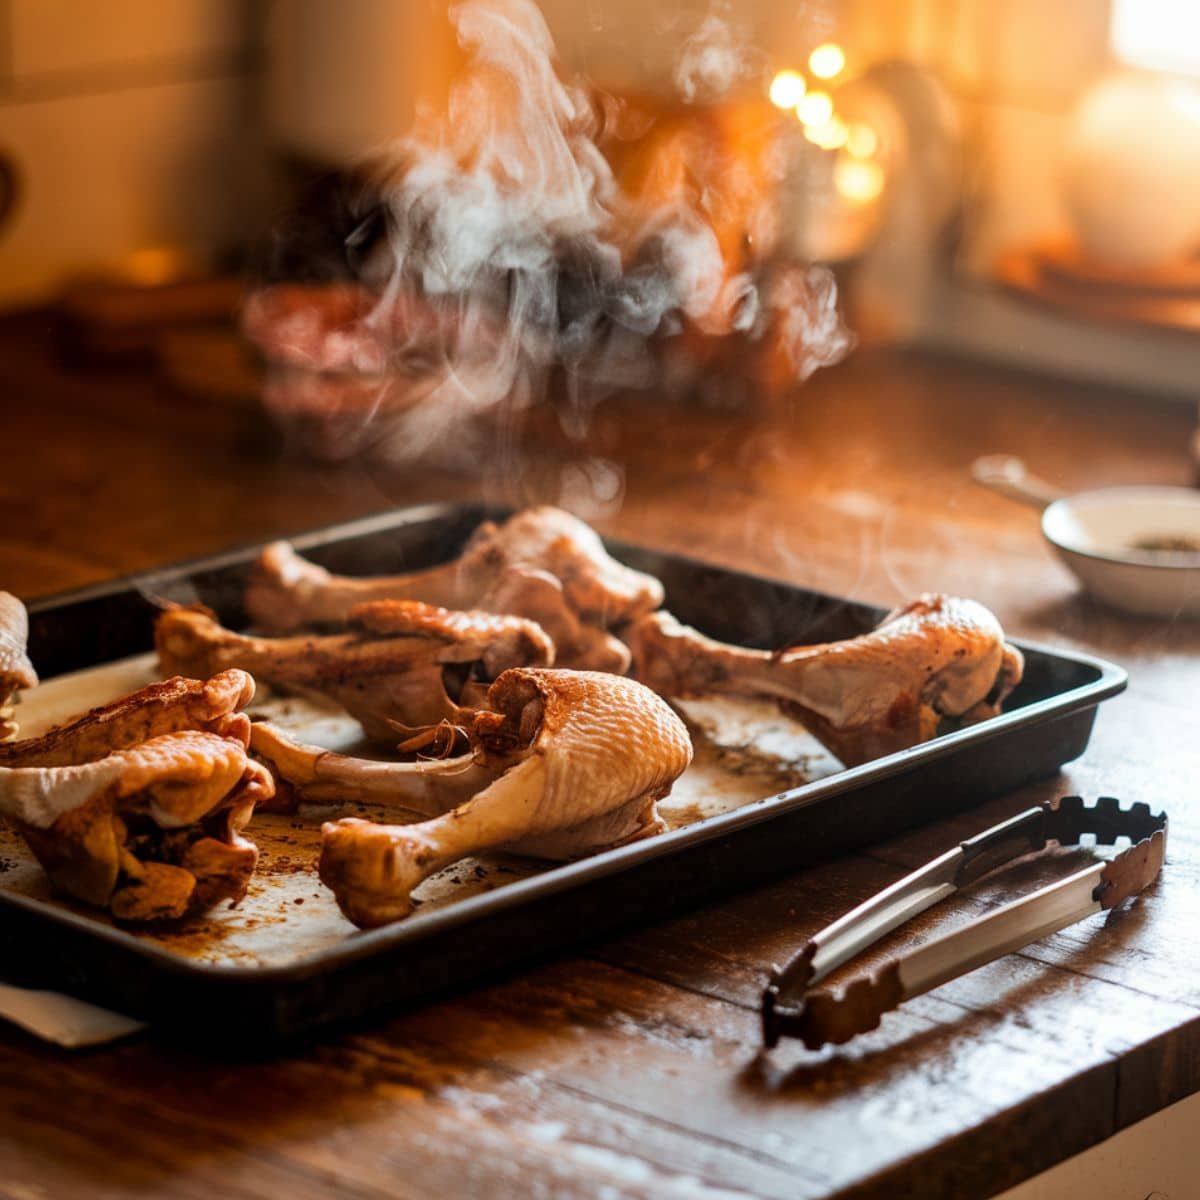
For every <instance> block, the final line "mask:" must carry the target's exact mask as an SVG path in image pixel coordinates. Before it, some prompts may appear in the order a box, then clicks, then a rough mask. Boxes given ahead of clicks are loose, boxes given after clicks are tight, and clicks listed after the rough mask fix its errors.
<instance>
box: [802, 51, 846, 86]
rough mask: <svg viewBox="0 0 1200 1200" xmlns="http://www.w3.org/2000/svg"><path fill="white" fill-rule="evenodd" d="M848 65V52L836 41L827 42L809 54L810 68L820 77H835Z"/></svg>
mask: <svg viewBox="0 0 1200 1200" xmlns="http://www.w3.org/2000/svg"><path fill="white" fill-rule="evenodd" d="M845 66H846V53H845V51H844V50H843V49H842V48H841V46H839V45H838V44H837V43H836V42H825V43H823V44H822V45H820V46H818V47H817V48H816V49H815V50H814V51H813V52H812V53H811V54H810V55H809V56H808V69H809V70H810V71H811V72H812V73H813V74H814V75H815V76H816V77H817V78H818V79H833V78H834V76H836V75H840V74H841V73H842V71H843V70H844V69H845Z"/></svg>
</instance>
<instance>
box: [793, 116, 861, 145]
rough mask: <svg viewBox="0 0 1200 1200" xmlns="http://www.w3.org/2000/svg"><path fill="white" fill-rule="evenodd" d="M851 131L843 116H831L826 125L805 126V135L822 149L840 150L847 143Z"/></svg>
mask: <svg viewBox="0 0 1200 1200" xmlns="http://www.w3.org/2000/svg"><path fill="white" fill-rule="evenodd" d="M849 133H850V131H849V130H848V129H847V128H846V122H845V121H843V120H842V118H841V117H830V118H829V120H828V121H826V122H825V124H824V125H806V126H805V127H804V136H805V137H806V138H808V140H809V141H810V142H812V143H813V145H814V146H820V147H821V149H822V150H840V149H841V148H842V147H843V146H844V145H845V144H846V139H847V137H848V136H849Z"/></svg>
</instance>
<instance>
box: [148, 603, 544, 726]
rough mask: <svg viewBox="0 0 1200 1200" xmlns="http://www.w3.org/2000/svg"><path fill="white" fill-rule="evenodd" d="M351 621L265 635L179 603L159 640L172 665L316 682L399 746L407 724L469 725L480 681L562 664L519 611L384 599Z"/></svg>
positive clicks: (166, 663)
mask: <svg viewBox="0 0 1200 1200" xmlns="http://www.w3.org/2000/svg"><path fill="white" fill-rule="evenodd" d="M350 621H351V624H352V626H354V628H353V629H352V631H351V632H348V633H340V634H333V635H329V636H325V637H322V636H308V637H290V638H259V637H246V636H243V635H242V634H237V633H234V632H232V631H231V630H229V629H225V628H224V627H223V626H222V625H220V624H219V623H218V621H217V620H216V618H215V617H214V616H213V615H212V614H211V613H210V612H208V611H207V610H203V609H195V608H192V609H188V608H173V609H168V610H167V611H166V612H164V613H163V614H162V615H161V616H160V617H159V618H158V624H157V626H156V631H155V641H156V643H157V646H158V654H159V659H160V660H161V662H162V665H163V668H164V669H165V670H168V671H182V672H184V673H197V672H198V673H201V674H206V673H209V672H211V671H216V670H223V669H228V668H230V667H240V668H241V669H243V670H247V671H250V672H252V673H253V674H254V675H255V677H256V678H258V679H261V680H265V681H266V682H268V683H276V684H282V685H284V686H296V687H306V688H311V689H314V690H316V691H319V692H322V693H324V694H326V695H328V696H330V697H332V698H333V699H335V700H337V701H338V702H339V703H340V704H342V705H344V706H345V708H346V710H347V711H348V712H349V713H350V714H351V715H352V716H354V717H355V718H357V720H358V721H360V722H361V723H362V727H363V729H364V731H365V732H366V734H367V736H368V737H370V738H371V739H373V740H376V741H380V742H383V743H386V744H391V745H394V744H395V743H396V741H397V738H398V736H399V735H398V732H397V730H398V727H425V726H430V725H437V724H438V723H439V722H442V721H451V722H461V721H462V720H463V718H464V710H469V709H470V708H471V707H472V702H473V701H474V700H475V699H476V698H477V697H476V693H477V692H479V691H480V688H479V685H478V684H477V683H475V682H473V680H474V679H475V678H479V679H482V680H483V681H487V680H491V679H495V678H496V676H498V675H499V674H500V673H501V672H503V671H504V670H506V669H507V668H509V667H511V666H525V665H530V664H532V665H542V664H549V663H550V662H552V661H553V655H554V647H553V645H552V644H551V642H550V639H549V638H548V637H547V636H546V634H545V633H544V632H543V631H542V629H541V628H540V627H539V626H538V625H536V624H534V622H532V621H525V620H521V619H519V618H517V617H500V616H494V615H491V614H488V613H479V612H450V611H448V610H446V609H442V608H435V607H434V606H433V605H429V604H419V603H416V602H415V601H379V602H376V603H373V604H364V605H361V606H360V607H358V608H356V609H354V610H352V612H351V614H350ZM455 669H457V672H458V675H459V678H458V680H457V683H456V682H455V680H454V679H452V673H453V672H454V671H455ZM464 681H465V682H464ZM451 691H453V692H454V693H455V694H454V695H453V696H452V695H451V694H450V693H451Z"/></svg>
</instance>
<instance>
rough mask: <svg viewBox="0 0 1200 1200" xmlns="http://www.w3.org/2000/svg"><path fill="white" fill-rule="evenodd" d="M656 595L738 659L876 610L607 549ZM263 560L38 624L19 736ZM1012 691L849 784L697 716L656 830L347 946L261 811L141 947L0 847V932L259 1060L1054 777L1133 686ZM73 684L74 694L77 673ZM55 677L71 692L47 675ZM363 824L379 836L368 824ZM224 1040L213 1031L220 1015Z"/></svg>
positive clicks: (19, 952) (305, 867)
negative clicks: (211, 910)
mask: <svg viewBox="0 0 1200 1200" xmlns="http://www.w3.org/2000/svg"><path fill="white" fill-rule="evenodd" d="M493 515H502V514H497V513H493V512H490V511H488V510H485V509H483V508H480V507H473V506H431V507H423V508H418V509H408V510H402V511H400V512H395V513H389V514H385V515H383V516H380V517H374V518H369V519H367V520H364V521H359V522H354V523H352V524H349V525H343V526H339V527H336V528H334V529H329V530H324V531H321V532H318V533H313V534H308V535H305V536H302V537H299V538H295V539H293V541H294V543H295V544H296V545H297V546H298V547H299V548H300V549H301V550H302V551H303V552H304V553H305V554H306V555H308V556H310V557H312V558H313V559H315V560H317V561H319V562H322V563H323V564H324V565H326V566H328V567H330V568H331V569H334V570H338V571H344V572H347V573H352V574H353V573H377V572H391V571H396V570H401V569H405V568H409V567H416V566H423V565H428V564H430V563H433V562H436V561H441V560H445V559H448V558H451V557H453V556H454V555H455V554H456V553H457V552H458V550H459V548H460V547H461V545H462V543H463V542H464V541H465V539H466V537H467V536H468V535H469V533H470V532H471V530H472V529H474V527H475V526H476V525H477V524H478V522H479V521H480V520H482V519H484V518H485V517H487V516H493ZM612 549H613V551H614V553H616V554H617V555H618V557H620V558H621V559H623V560H624V561H626V562H629V563H630V564H631V565H633V566H636V567H639V568H641V569H643V570H647V571H651V572H653V573H654V574H656V575H658V576H659V578H661V579H662V580H663V582H664V584H665V585H666V589H667V604H668V606H669V607H670V608H671V609H672V610H673V611H674V612H675V613H676V614H677V615H678V616H679V617H681V618H682V619H683V620H684V621H686V622H688V623H690V624H694V625H696V626H698V627H699V628H701V629H702V630H704V631H705V632H707V633H710V634H713V635H715V636H718V637H721V638H724V639H726V640H731V641H737V642H741V643H742V644H746V645H758V646H769V645H778V644H782V643H784V642H801V641H806V642H811V641H822V640H827V639H830V638H837V637H845V636H851V635H853V634H856V633H860V632H863V631H864V630H866V629H868V628H870V627H871V626H873V625H874V624H875V623H876V622H877V621H878V619H879V617H880V615H881V613H880V611H879V610H876V609H872V608H870V607H869V606H864V605H860V604H855V603H850V602H847V601H843V600H839V599H836V598H834V597H830V596H825V595H822V594H820V593H815V592H810V591H807V590H805V589H802V588H796V587H792V586H789V585H786V584H782V583H778V582H774V581H770V580H765V579H761V578H758V577H754V576H750V575H745V574H741V573H738V572H732V571H727V570H724V569H721V568H718V567H714V566H711V565H707V564H703V563H700V562H696V561H694V560H690V559H686V558H682V557H678V556H674V555H667V554H662V553H657V552H654V551H650V550H645V549H639V548H636V547H631V546H621V545H613V546H612ZM255 552H256V551H255V550H253V549H251V550H246V551H242V552H236V553H233V554H229V555H225V556H222V557H220V558H215V559H208V560H204V561H202V562H197V563H192V564H185V565H182V566H179V567H173V568H169V569H167V570H164V571H160V572H156V573H154V574H153V575H148V576H142V577H139V578H138V579H135V580H127V581H121V582H118V583H114V584H110V585H105V586H102V587H99V588H92V589H88V590H85V591H82V592H76V593H72V594H69V595H65V596H61V597H55V598H51V599H49V600H45V601H41V602H39V603H37V604H35V605H32V606H31V608H30V652H31V655H32V656H33V659H34V661H35V663H37V664H38V667H39V669H40V670H41V671H42V672H43V677H44V678H45V679H46V680H48V682H47V683H46V684H45V685H44V686H43V688H41V689H39V692H38V693H35V694H34V696H35V698H33V699H32V702H31V703H29V705H28V706H27V708H26V710H25V711H24V712H22V714H21V718H22V725H23V728H25V729H26V730H27V731H28V732H34V731H36V728H37V726H38V725H39V724H43V723H47V722H53V721H54V720H58V719H62V718H63V717H65V716H67V715H69V714H71V713H73V712H78V711H80V710H81V709H83V708H86V707H88V706H89V705H92V704H95V703H100V702H102V701H103V700H105V699H108V698H110V697H111V696H113V695H118V694H123V693H124V692H126V691H129V690H131V689H132V688H135V687H138V686H140V685H141V683H142V682H143V681H144V679H145V678H146V677H148V676H150V675H152V674H153V657H152V655H149V654H148V653H147V650H148V647H149V645H150V643H151V623H152V619H153V615H154V598H155V597H158V596H163V597H169V598H171V599H176V600H185V601H190V600H200V601H203V602H204V603H206V604H208V605H210V606H211V607H213V608H215V609H216V610H217V612H218V613H219V615H220V616H221V618H222V619H223V620H224V621H225V622H226V623H227V624H231V625H234V626H237V625H240V624H244V623H245V614H244V612H243V611H242V607H241V596H242V591H243V586H244V580H245V576H246V571H247V569H248V565H249V563H250V562H251V561H252V560H253V557H254V554H255ZM1022 649H1023V650H1024V651H1025V654H1026V677H1025V679H1024V681H1023V682H1022V684H1021V686H1020V688H1019V689H1018V690H1017V692H1016V693H1014V695H1013V697H1012V698H1011V699H1010V702H1009V705H1008V709H1007V711H1006V712H1005V714H1004V715H1002V716H1001V717H1000V718H997V719H994V720H992V721H988V722H986V723H984V724H981V725H976V726H973V727H971V728H969V729H966V730H962V731H959V732H957V733H953V734H949V735H946V736H943V737H940V738H937V739H934V740H933V741H931V742H928V743H925V744H924V745H921V746H917V747H913V748H912V749H910V750H907V751H904V752H902V753H900V754H894V755H889V756H888V757H886V758H883V759H879V760H876V761H875V762H872V763H868V764H865V765H864V766H861V767H857V768H854V769H853V770H840V769H839V768H838V764H837V763H836V761H835V760H833V759H831V758H830V757H829V755H828V754H827V753H826V752H824V751H823V750H822V749H821V747H820V746H819V745H818V744H817V743H816V742H815V741H813V740H812V739H810V738H808V737H807V735H806V734H804V733H803V731H801V730H799V728H798V727H796V726H795V725H793V724H792V723H791V722H788V721H786V720H785V719H783V718H781V717H779V716H778V714H777V713H776V712H775V711H774V709H773V708H771V707H770V706H766V705H755V704H753V703H744V702H738V701H724V702H706V703H699V704H693V705H689V706H688V715H689V717H690V719H691V721H692V723H693V726H694V730H695V733H696V740H697V749H698V753H697V763H696V765H695V767H694V768H693V769H692V770H691V771H690V772H689V773H688V775H687V776H685V777H684V779H683V780H681V781H680V782H679V783H678V784H677V785H676V789H675V791H674V793H673V795H672V797H671V799H670V800H669V801H668V802H667V803H666V804H665V805H664V806H663V809H664V816H665V817H666V818H667V821H668V825H669V827H670V828H669V832H668V833H666V834H664V835H662V836H660V837H657V838H653V839H649V840H647V841H644V842H639V843H636V844H634V845H631V846H626V847H622V848H619V849H617V850H612V851H608V852H606V853H604V854H600V855H597V856H594V857H592V858H588V859H584V860H581V861H579V862H575V863H568V864H563V865H553V864H551V865H546V864H533V863H530V862H529V861H528V860H523V859H519V858H515V857H508V856H501V855H495V856H487V857H484V858H480V859H479V860H470V861H468V862H466V863H463V864H459V865H457V866H455V867H451V868H448V869H447V871H446V872H443V873H442V875H441V876H440V877H439V878H437V879H435V880H431V881H429V883H428V884H427V885H425V887H424V890H423V891H422V892H420V893H418V895H419V897H420V898H421V899H422V901H423V903H422V904H421V906H420V907H419V909H418V910H417V912H416V913H415V914H414V915H413V916H412V917H410V918H409V919H407V920H406V921H403V922H400V923H398V924H396V925H392V926H390V927H387V928H384V929H380V930H374V931H370V932H358V931H355V930H354V929H353V927H352V926H350V925H349V924H348V923H347V922H345V921H344V920H343V919H342V918H341V917H340V915H339V914H338V912H337V909H336V905H334V904H333V902H332V897H331V896H330V895H329V893H328V892H326V890H325V889H324V888H322V887H321V885H320V883H319V882H318V881H317V879H316V874H315V861H316V853H317V848H318V845H319V827H320V821H321V819H322V817H323V816H325V815H327V814H326V813H324V812H323V811H322V810H320V809H310V810H305V811H304V812H303V813H302V814H301V815H299V816H279V815H266V814H260V815H259V816H257V817H256V818H255V819H254V821H253V823H252V825H251V827H250V832H251V835H252V836H253V837H254V838H255V840H256V841H257V842H258V843H259V846H260V849H261V851H262V862H261V865H260V868H259V872H258V873H257V876H256V880H255V883H254V886H253V891H252V894H251V896H250V897H248V899H247V901H246V902H244V903H243V905H241V906H240V907H239V908H238V909H236V910H222V911H221V912H219V913H217V914H213V915H211V916H210V917H206V918H204V919H202V920H200V921H197V922H194V923H192V924H191V925H189V926H188V927H186V928H184V929H182V930H179V931H176V932H145V931H143V932H133V931H131V930H128V929H123V928H117V927H115V926H113V925H112V924H111V923H108V922H107V921H106V920H105V919H103V918H102V917H100V916H97V915H96V914H95V913H94V912H91V911H89V910H86V909H84V908H83V907H81V906H73V905H72V904H71V903H70V902H67V901H63V900H62V899H60V898H57V897H55V896H54V895H53V894H52V893H51V891H50V889H49V887H48V886H47V884H46V881H45V880H44V878H43V877H42V876H41V875H40V872H38V871H37V869H36V867H35V866H33V865H32V864H31V863H30V861H29V856H28V854H27V853H26V852H24V850H23V847H22V846H21V845H20V843H19V842H18V841H16V840H15V839H13V838H12V837H11V836H9V837H7V838H5V839H3V840H0V931H3V934H4V940H5V942H6V943H7V944H8V945H9V947H10V948H11V952H10V955H9V956H8V957H7V960H6V968H7V967H8V966H10V965H11V966H12V967H15V968H16V969H17V971H18V972H19V978H17V979H14V980H13V981H14V982H27V983H32V984H37V985H38V986H49V987H56V988H59V989H61V990H64V991H69V992H71V993H73V994H75V995H78V996H81V997H83V998H85V999H88V1000H91V1001H93V1002H96V1003H100V1004H104V1005H107V1006H109V1007H112V1008H116V1009H118V1010H120V1011H123V1012H127V1013H130V1014H131V1015H134V1016H138V1017H141V1018H143V1019H146V1020H149V1021H151V1022H152V1023H155V1024H157V1025H159V1026H161V1027H164V1028H167V1029H170V1028H172V1027H174V1028H177V1029H180V1030H187V1031H188V1035H189V1037H190V1038H192V1039H193V1040H194V1039H195V1038H196V1037H197V1036H200V1037H206V1038H209V1039H211V1040H214V1041H217V1042H219V1043H223V1044H226V1045H229V1044H231V1043H232V1041H234V1040H236V1041H240V1042H245V1043H248V1044H250V1045H256V1044H261V1043H262V1042H264V1041H269V1040H273V1039H277V1038H281V1037H286V1036H290V1035H294V1034H298V1033H302V1032H305V1031H307V1030H310V1029H312V1028H314V1027H316V1026H319V1025H323V1024H327V1023H331V1022H340V1021H346V1020H351V1019H355V1018H358V1017H361V1016H364V1015H366V1014H368V1013H371V1012H374V1011H377V1010H380V1009H384V1008H387V1007H392V1006H395V1005H399V1004H402V1003H406V1002H411V1001H414V1000H417V999H419V998H422V997H428V996H431V995H433V994H436V993H437V992H440V991H443V990H445V989H448V988H451V987H454V986H457V985H460V984H462V983H464V982H466V981H468V980H470V979H473V978H479V977H482V976H484V975H486V974H488V973H490V972H494V971H497V970H501V969H509V968H511V967H513V966H514V965H517V964H518V963H520V962H522V961H528V960H529V959H531V958H533V957H537V956H542V955H546V954H550V953H553V952H555V951H558V950H561V949H563V948H565V947H567V946H569V945H572V944H574V943H577V942H578V941H579V939H580V931H582V930H586V931H587V934H588V936H589V937H599V936H603V935H607V934H611V933H613V932H615V931H616V930H618V929H620V928H623V927H629V926H630V925H633V924H636V923H645V922H646V921H650V920H656V919H659V918H661V917H663V916H665V915H666V914H667V913H668V912H670V911H673V910H676V909H679V908H681V907H684V906H687V905H693V904H696V903H698V902H700V901H702V900H706V899H711V898H713V897H715V896H718V895H720V894H722V893H724V892H729V891H732V890H735V889H737V888H741V887H745V886H747V885H748V884H750V883H753V882H756V881H761V880H765V879H768V878H771V877H772V876H777V875H779V874H782V873H785V872H788V871H792V870H796V869H798V868H800V867H803V866H805V865H807V864H811V863H814V862H817V861H819V860H821V859H824V858H828V857H830V856H833V855H836V854H839V853H844V852H846V851H849V850H852V849H854V848H857V847H859V846H862V845H866V844H870V843H871V842H874V841H878V840H880V839H882V838H884V837H887V836H890V835H892V834H894V833H896V832H899V831H900V830H902V829H904V828H907V827H911V826H914V825H916V824H919V823H922V822H925V821H929V820H932V819H934V818H936V817H938V816H942V815H946V814H949V813H952V812H956V811H960V810H962V809H965V808H968V807H970V806H971V805H973V804H975V803H978V802H979V801H980V800H981V799H983V798H985V797H986V796H989V795H994V794H997V793H999V792H1003V791H1007V790H1010V789H1012V788H1014V787H1017V786H1020V785H1021V784H1023V783H1026V782H1029V781H1030V780H1032V779H1035V778H1039V777H1043V776H1045V775H1048V774H1052V773H1053V772H1054V771H1056V770H1057V769H1058V768H1059V767H1060V766H1061V765H1062V764H1063V763H1065V762H1068V761H1070V760H1071V759H1073V758H1076V757H1078V756H1079V755H1080V754H1081V753H1082V752H1083V750H1084V748H1085V747H1086V745H1087V741H1088V738H1089V736H1090V733H1091V728H1092V724H1093V722H1094V719H1095V712H1096V706H1097V704H1098V703H1099V702H1100V701H1101V700H1103V699H1105V698H1107V697H1109V696H1112V695H1114V694H1116V693H1117V692H1119V691H1120V690H1121V689H1122V688H1123V687H1124V685H1125V676H1124V673H1123V672H1122V671H1121V670H1120V669H1119V668H1117V667H1114V666H1112V665H1111V664H1107V663H1104V662H1102V661H1100V660H1098V659H1094V658H1091V657H1089V656H1086V655H1079V654H1064V653H1061V652H1058V651H1049V650H1045V649H1041V648H1038V647H1032V646H1025V645H1023V646H1022ZM67 673H74V674H70V675H68V674H67ZM58 676H63V678H56V677H58ZM254 709H255V711H258V712H262V713H264V714H269V715H271V716H272V718H273V719H276V720H281V721H283V722H284V723H285V724H291V726H292V728H293V729H295V730H296V731H297V732H298V733H299V734H301V735H303V736H304V737H305V738H307V739H309V740H313V741H318V742H321V743H323V744H326V745H330V746H333V747H335V748H352V747H351V745H350V743H351V741H352V739H353V737H354V733H353V727H352V725H351V724H349V723H347V722H345V721H344V720H341V719H339V717H338V716H337V715H336V714H335V713H333V712H321V711H315V710H313V709H312V708H311V707H307V706H306V705H305V703H304V702H303V701H297V700H295V699H290V698H287V697H283V696H271V695H269V694H268V695H266V696H264V697H262V698H256V701H255V705H254ZM367 815H373V814H371V813H370V812H368V813H367ZM223 1012H224V1013H226V1014H228V1019H220V1015H219V1014H221V1013H223Z"/></svg>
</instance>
